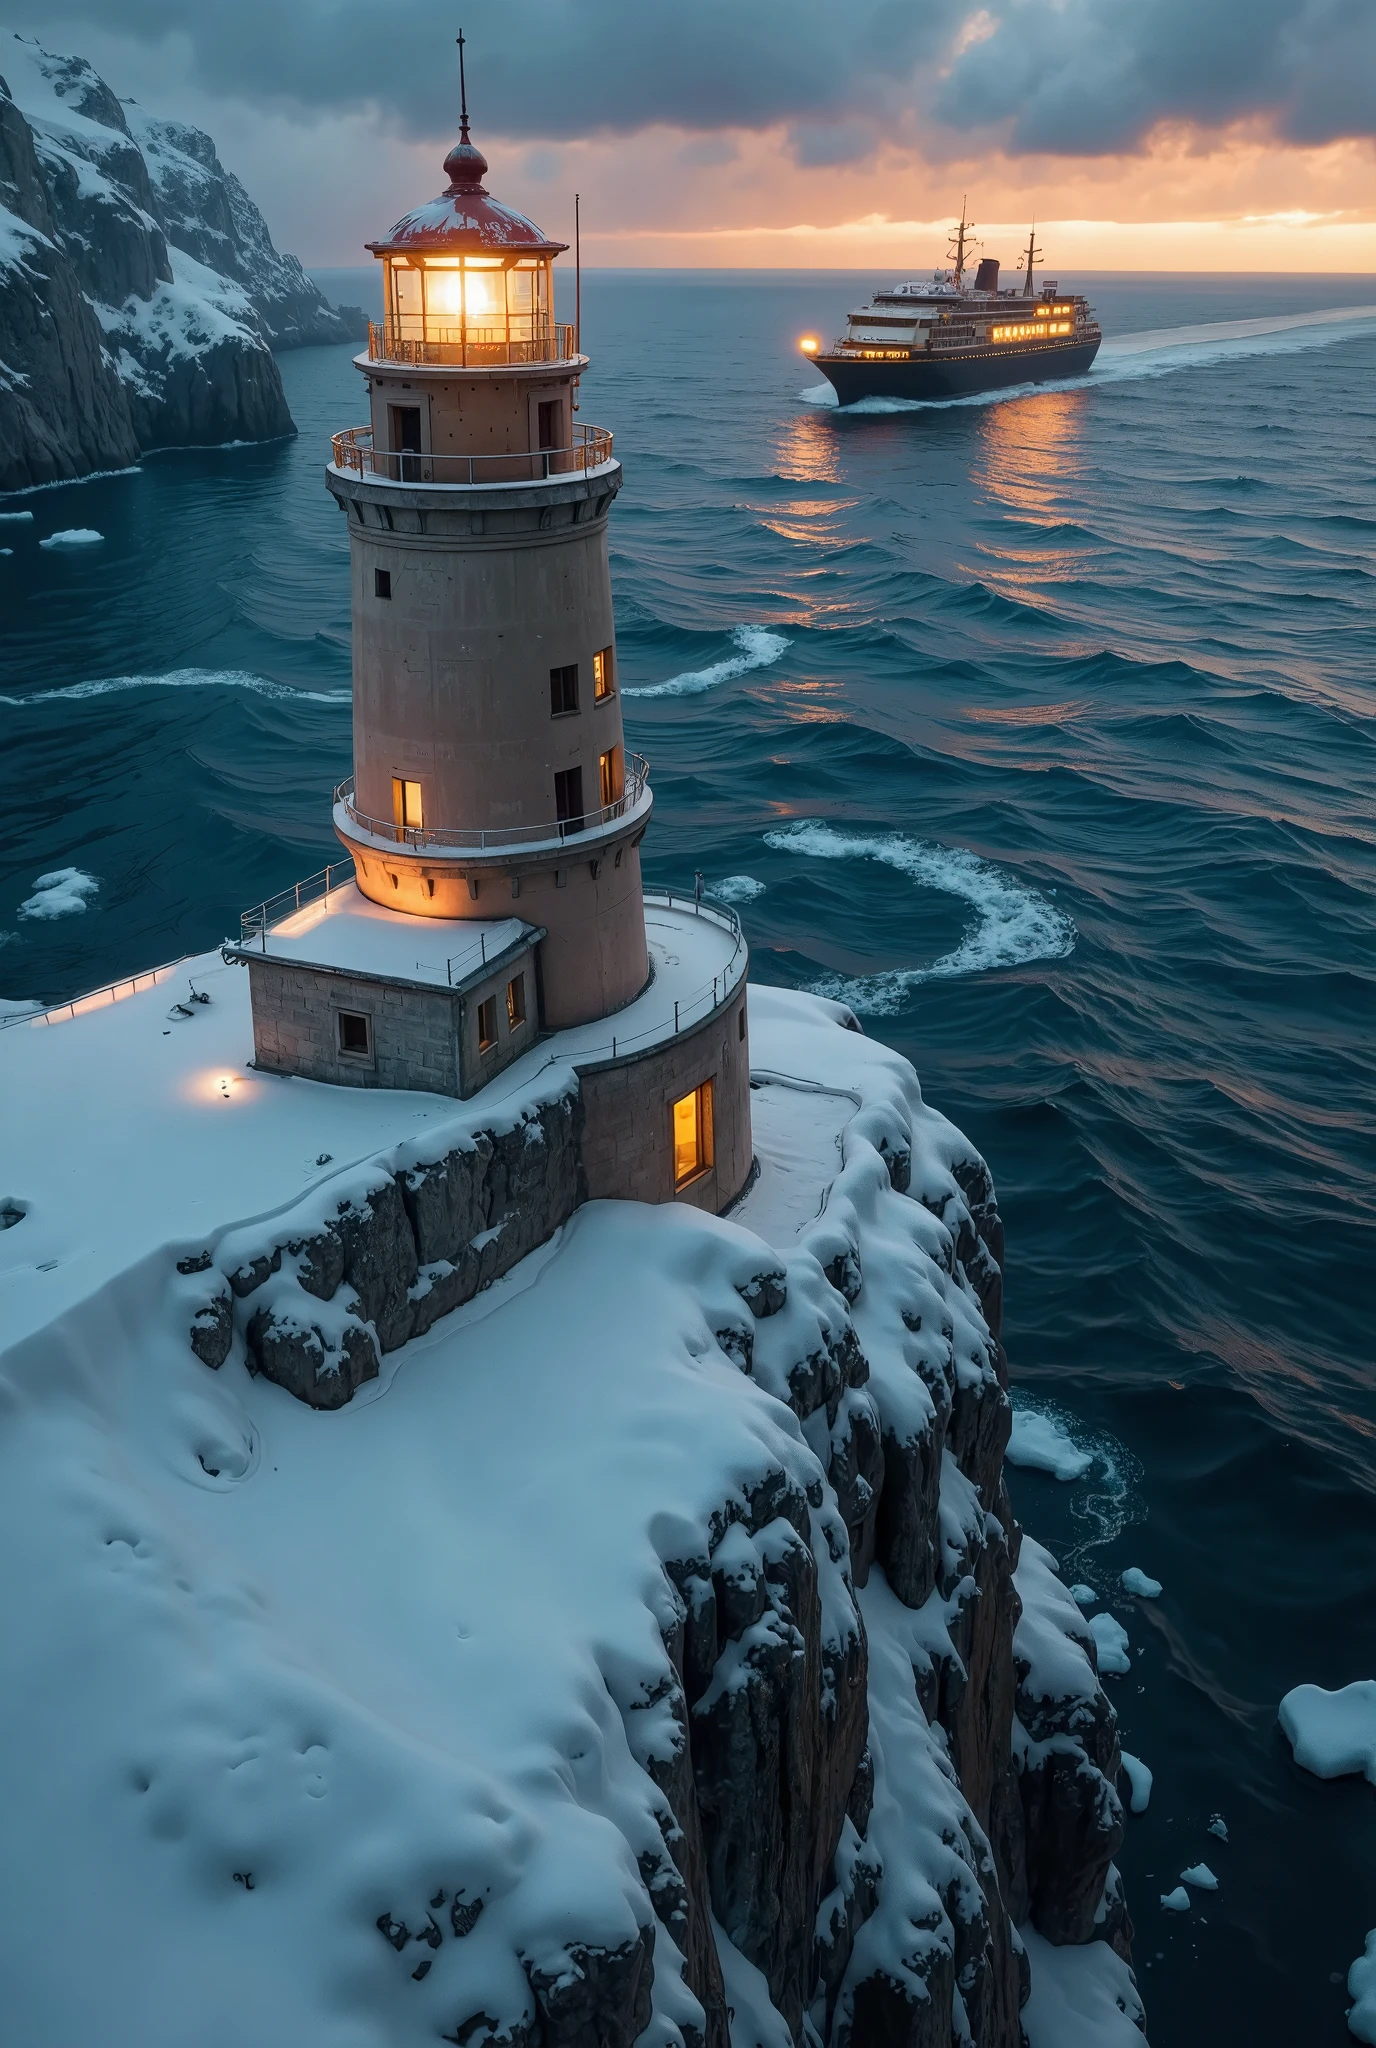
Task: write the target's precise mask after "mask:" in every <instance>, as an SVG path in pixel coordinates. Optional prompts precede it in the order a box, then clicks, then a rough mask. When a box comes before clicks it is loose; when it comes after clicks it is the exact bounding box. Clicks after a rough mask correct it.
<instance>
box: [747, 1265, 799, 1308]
mask: <svg viewBox="0 0 1376 2048" xmlns="http://www.w3.org/2000/svg"><path fill="white" fill-rule="evenodd" d="M736 1292H737V1293H738V1294H739V1295H740V1298H741V1300H742V1301H743V1302H744V1303H745V1305H746V1307H747V1308H748V1309H749V1311H750V1313H751V1315H752V1316H776V1315H777V1314H778V1313H779V1310H780V1309H781V1308H782V1307H783V1305H784V1303H785V1302H786V1301H787V1300H788V1275H787V1274H786V1273H785V1272H783V1271H782V1270H778V1271H774V1272H769V1273H756V1274H755V1275H754V1277H753V1278H752V1279H750V1280H747V1281H746V1283H745V1285H744V1286H743V1287H739V1288H737V1290H736Z"/></svg>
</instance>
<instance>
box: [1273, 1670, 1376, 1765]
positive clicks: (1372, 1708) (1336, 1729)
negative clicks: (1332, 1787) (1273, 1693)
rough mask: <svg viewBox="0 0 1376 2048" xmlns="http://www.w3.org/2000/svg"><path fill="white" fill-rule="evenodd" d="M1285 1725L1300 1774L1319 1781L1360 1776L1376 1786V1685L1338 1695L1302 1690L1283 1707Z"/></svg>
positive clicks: (1359, 1685) (1367, 1682) (1366, 1681)
mask: <svg viewBox="0 0 1376 2048" xmlns="http://www.w3.org/2000/svg"><path fill="white" fill-rule="evenodd" d="M1280 1725H1281V1727H1282V1728H1283V1729H1284V1731H1285V1735H1286V1739H1287V1740H1288V1742H1289V1744H1290V1747H1291V1748H1292V1749H1293V1750H1294V1752H1295V1762H1296V1763H1297V1764H1299V1765H1300V1767H1301V1769H1303V1770H1306V1771H1312V1772H1313V1773H1314V1776H1315V1777H1316V1778H1346V1777H1350V1776H1353V1775H1355V1774H1356V1773H1357V1772H1359V1771H1360V1772H1361V1774H1362V1775H1363V1776H1364V1777H1365V1778H1366V1779H1367V1780H1368V1782H1369V1783H1370V1784H1373V1785H1376V1679H1371V1678H1359V1679H1357V1680H1356V1682H1355V1683H1354V1684H1352V1685H1344V1686H1342V1687H1341V1688H1340V1689H1339V1690H1338V1691H1337V1692H1325V1691H1324V1689H1323V1687H1322V1686H1320V1685H1297V1686H1296V1687H1295V1688H1294V1690H1293V1692H1288V1693H1287V1694H1286V1695H1285V1698H1284V1699H1283V1700H1282V1701H1281V1703H1280Z"/></svg>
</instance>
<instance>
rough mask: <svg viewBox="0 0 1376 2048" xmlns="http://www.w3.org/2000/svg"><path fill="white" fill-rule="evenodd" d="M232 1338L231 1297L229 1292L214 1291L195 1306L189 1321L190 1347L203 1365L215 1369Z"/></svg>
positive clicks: (217, 1368)
mask: <svg viewBox="0 0 1376 2048" xmlns="http://www.w3.org/2000/svg"><path fill="white" fill-rule="evenodd" d="M233 1342H234V1300H233V1297H232V1296H231V1295H230V1294H228V1293H223V1294H217V1295H216V1296H215V1297H214V1298H213V1300H211V1301H208V1302H206V1304H205V1306H204V1307H203V1308H198V1309H197V1311H196V1313H195V1315H194V1317H193V1318H192V1322H191V1349H192V1350H193V1351H194V1352H195V1354H196V1356H197V1358H199V1359H200V1361H201V1364H202V1365H208V1366H210V1368H211V1369H212V1371H218V1370H219V1368H220V1367H221V1366H222V1365H223V1364H224V1362H225V1360H226V1359H227V1358H228V1357H229V1352H230V1346H231V1345H232V1344H233Z"/></svg>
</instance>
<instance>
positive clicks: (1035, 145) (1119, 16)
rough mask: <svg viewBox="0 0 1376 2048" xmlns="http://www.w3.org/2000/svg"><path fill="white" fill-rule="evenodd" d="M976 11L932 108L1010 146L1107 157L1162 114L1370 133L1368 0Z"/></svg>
mask: <svg viewBox="0 0 1376 2048" xmlns="http://www.w3.org/2000/svg"><path fill="white" fill-rule="evenodd" d="M980 19H981V26H982V28H983V29H984V33H983V34H982V35H981V36H980V37H979V39H978V40H974V41H971V42H970V43H969V44H968V45H967V46H966V47H965V48H964V49H963V50H961V51H960V53H959V55H958V56H957V57H956V60H955V62H954V63H953V64H952V66H951V69H950V71H949V72H948V74H947V76H946V78H945V80H944V81H943V83H942V85H941V87H940V88H939V90H938V91H937V93H936V96H935V100H934V111H935V112H936V113H937V115H938V117H939V118H940V119H942V120H943V121H944V122H946V123H948V124H950V125H952V126H954V127H956V128H959V129H962V130H966V131H968V130H970V129H971V128H979V127H982V126H988V127H989V128H991V129H994V130H997V131H1001V132H1002V135H1003V139H1004V140H1005V143H1006V145H1007V146H1008V147H1010V148H1011V149H1012V150H1014V151H1027V152H1040V151H1047V152H1054V153H1056V154H1058V155H1062V156H1096V155H1108V154H1114V153H1118V152H1121V151H1125V150H1135V149H1138V148H1140V147H1141V146H1142V144H1143V142H1144V141H1145V140H1146V138H1147V136H1148V135H1150V134H1151V132H1152V131H1153V129H1155V128H1157V127H1159V126H1160V125H1162V124H1163V123H1184V124H1189V125H1197V126H1199V127H1203V128H1213V129H1217V128H1223V127H1228V126H1231V125H1234V124H1237V123H1244V122H1252V123H1260V124H1261V125H1263V126H1264V127H1265V128H1267V129H1269V130H1270V132H1272V133H1273V134H1274V135H1275V136H1277V137H1278V138H1279V139H1280V140H1282V141H1285V142H1291V143H1300V144H1315V143H1325V142H1332V141H1336V140H1339V139H1342V138H1347V137H1355V136H1371V135H1373V134H1376V7H1373V5H1372V4H1371V0H1205V4H1203V5H1200V4H1199V0H1131V4H1130V5H1123V4H1122V0H1063V4H1048V0H1003V4H1002V5H998V4H996V5H994V6H993V7H992V8H989V9H983V10H981V17H980ZM991 25H992V26H991Z"/></svg>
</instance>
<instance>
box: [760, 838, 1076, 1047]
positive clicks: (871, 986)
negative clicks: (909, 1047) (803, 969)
mask: <svg viewBox="0 0 1376 2048" xmlns="http://www.w3.org/2000/svg"><path fill="white" fill-rule="evenodd" d="M764 838H765V844H766V846H772V847H773V848H774V849H775V850H776V851H777V852H780V853H802V854H806V855H807V856H808V858H809V859H812V860H877V861H880V862H882V863H883V865H884V866H885V867H890V868H896V869H897V870H898V871H899V873H900V874H905V875H908V876H910V877H911V879H912V880H913V881H914V882H917V883H918V884H920V886H922V887H923V888H927V889H936V890H939V891H940V892H941V894H942V895H945V896H958V897H960V898H961V899H962V900H963V901H964V902H966V903H968V904H969V905H970V907H971V909H972V910H974V911H975V912H976V913H977V920H976V922H975V924H974V925H973V926H972V927H971V929H970V930H969V931H967V932H966V934H965V936H964V938H963V939H962V940H961V942H960V944H959V945H958V946H957V947H956V948H955V950H954V951H953V952H950V953H943V954H942V955H941V957H940V959H937V960H933V961H932V962H931V964H930V966H927V967H889V968H885V969H884V970H883V971H882V972H881V973H879V974H865V975H856V976H849V977H846V976H841V975H828V976H826V977H825V978H824V979H823V980H822V981H819V982H818V983H816V984H815V989H814V992H815V993H816V994H817V995H822V996H828V997H830V998H831V999H832V1000H833V1001H835V1002H842V1003H848V1004H849V1005H850V1007H851V1009H853V1010H862V1011H865V1012H866V1013H867V1014H868V1015H870V1016H888V1015H890V1014H891V1013H892V1012H893V1011H895V1010H898V1009H901V1007H902V1005H903V1003H904V1002H905V1001H906V999H907V998H908V996H909V995H910V994H911V992H912V991H913V990H914V989H915V988H918V987H920V986H921V984H922V983H923V982H925V981H946V980H950V979H952V978H953V977H955V976H957V975H961V974H978V973H980V972H981V971H983V970H984V969H986V968H990V967H1016V966H1018V965H1020V964H1021V963H1022V962H1023V961H1025V960H1056V959H1060V958H1061V957H1062V956H1063V955H1064V954H1066V953H1069V952H1070V951H1071V950H1072V949H1073V947H1074V944H1075V937H1076V933H1075V927H1074V925H1073V924H1072V923H1071V921H1070V919H1069V918H1068V917H1067V916H1066V915H1065V914H1064V912H1063V911H1060V910H1057V909H1056V907H1055V905H1054V904H1052V903H1048V902H1047V900H1046V898H1045V897H1044V896H1042V895H1039V894H1038V892H1037V891H1036V890H1035V889H1031V888H1029V887H1028V886H1027V884H1026V883H1025V882H1018V881H1015V880H1014V879H1013V877H1012V876H1011V875H1009V874H1006V873H1005V872H1004V870H1003V869H1002V868H997V867H995V866H994V865H993V863H992V862H991V861H987V860H983V859H981V858H980V856H979V855H978V854H975V853H971V852H970V851H969V850H968V848H966V847H963V846H938V845H935V844H933V843H932V842H931V841H927V840H917V839H908V838H905V837H904V836H903V834H902V833H899V832H887V833H883V834H878V835H873V836H871V835H867V834H864V833H860V832H843V831H838V830H837V828H836V827H835V826H833V825H827V824H824V823H823V822H822V821H821V819H819V818H799V819H796V820H795V821H794V823H793V824H791V825H784V826H781V827H780V828H779V830H778V831H775V832H766V833H765V835H764Z"/></svg>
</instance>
